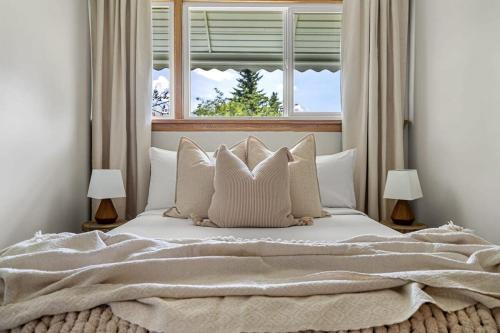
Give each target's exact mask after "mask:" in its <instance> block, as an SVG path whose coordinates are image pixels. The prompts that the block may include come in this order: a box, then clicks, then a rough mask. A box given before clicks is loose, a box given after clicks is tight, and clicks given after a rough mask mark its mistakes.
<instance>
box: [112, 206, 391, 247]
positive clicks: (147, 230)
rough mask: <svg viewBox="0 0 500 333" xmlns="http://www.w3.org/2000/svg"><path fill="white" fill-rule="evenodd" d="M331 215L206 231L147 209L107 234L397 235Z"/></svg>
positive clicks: (352, 214)
mask: <svg viewBox="0 0 500 333" xmlns="http://www.w3.org/2000/svg"><path fill="white" fill-rule="evenodd" d="M325 210H326V211H328V212H329V213H331V214H332V216H329V217H324V218H320V219H315V220H314V224H313V225H312V226H294V227H289V228H208V227H199V226H195V225H194V224H193V222H192V221H191V220H186V219H177V218H172V217H164V216H162V213H163V210H150V211H146V212H144V213H142V214H140V215H139V216H138V217H137V218H135V219H134V220H132V221H129V222H127V223H126V224H125V225H123V226H121V227H119V228H116V229H114V230H112V231H110V232H109V234H112V235H114V234H120V233H131V234H135V235H139V236H141V237H150V238H157V239H205V238H213V237H218V236H221V237H225V236H231V237H235V238H242V239H263V238H270V239H282V240H305V241H331V242H337V241H340V240H345V239H349V238H352V237H356V236H361V235H377V236H397V235H399V233H398V232H396V231H394V230H392V229H391V228H388V227H386V226H384V225H382V224H381V223H378V222H376V221H374V220H372V219H371V218H369V217H368V216H366V215H364V214H363V213H361V212H359V211H357V210H354V209H347V208H325Z"/></svg>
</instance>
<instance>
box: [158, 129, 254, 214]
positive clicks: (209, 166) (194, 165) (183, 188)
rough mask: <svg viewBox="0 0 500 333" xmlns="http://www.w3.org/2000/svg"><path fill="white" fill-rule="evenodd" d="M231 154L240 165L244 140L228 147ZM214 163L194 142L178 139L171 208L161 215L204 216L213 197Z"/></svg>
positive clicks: (244, 148)
mask: <svg viewBox="0 0 500 333" xmlns="http://www.w3.org/2000/svg"><path fill="white" fill-rule="evenodd" d="M230 149H231V151H232V152H233V153H234V155H235V156H237V158H238V159H239V160H240V161H241V163H243V164H244V162H243V161H245V159H246V157H245V156H246V140H244V141H241V142H239V143H237V144H235V145H234V146H232V147H231V148H230ZM214 171H215V161H214V160H213V159H212V158H211V157H210V156H209V155H208V154H207V153H206V152H205V151H204V150H203V149H202V148H200V146H198V145H197V144H196V143H195V142H194V141H192V140H190V139H188V138H186V137H182V138H181V139H180V141H179V148H178V150H177V181H176V189H175V207H172V208H170V209H168V210H167V211H166V212H165V213H164V215H165V216H171V217H180V218H188V217H190V216H191V215H193V214H194V215H196V216H199V217H202V218H206V217H208V208H209V207H210V202H211V201H212V195H213V194H214Z"/></svg>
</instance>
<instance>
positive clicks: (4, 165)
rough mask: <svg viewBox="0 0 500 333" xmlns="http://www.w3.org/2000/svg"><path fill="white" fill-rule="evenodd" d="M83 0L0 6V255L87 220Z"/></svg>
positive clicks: (12, 0) (11, 1)
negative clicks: (18, 244)
mask: <svg viewBox="0 0 500 333" xmlns="http://www.w3.org/2000/svg"><path fill="white" fill-rule="evenodd" d="M87 21H88V17H87V1H86V0H71V1H68V0H44V1H39V0H24V1H19V0H2V1H0V248H1V247H4V246H7V245H10V244H12V243H14V242H16V241H19V240H22V239H26V238H28V237H31V236H32V235H33V233H34V232H35V231H37V230H42V231H43V232H60V231H77V230H78V229H79V224H80V223H81V222H82V221H84V220H85V219H86V218H87V217H88V201H87V199H86V189H87V184H88V183H87V182H88V173H89V149H90V148H89V128H90V126H89V100H90V99H89V98H90V96H89V91H90V89H89V84H90V77H89V73H90V67H89V46H88V45H89V43H88V22H87Z"/></svg>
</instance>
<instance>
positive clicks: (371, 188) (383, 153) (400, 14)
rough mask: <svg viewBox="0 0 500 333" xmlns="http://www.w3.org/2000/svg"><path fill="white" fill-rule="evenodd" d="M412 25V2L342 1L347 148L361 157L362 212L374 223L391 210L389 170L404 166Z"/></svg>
mask: <svg viewBox="0 0 500 333" xmlns="http://www.w3.org/2000/svg"><path fill="white" fill-rule="evenodd" d="M409 21H410V11H409V0H349V1H344V9H343V24H344V27H343V29H342V32H343V36H342V38H343V39H342V43H343V44H342V61H343V62H342V103H343V110H344V118H343V124H342V128H343V145H344V149H351V148H356V152H357V153H356V167H355V181H356V183H355V186H356V199H357V203H358V209H360V210H363V211H365V212H366V213H368V215H369V216H370V217H371V218H373V219H375V220H379V219H380V218H386V217H387V216H388V215H389V214H388V211H389V209H390V208H392V207H388V205H386V202H385V200H384V199H383V197H382V196H383V191H384V185H385V180H386V174H387V171H388V170H390V169H397V168H403V167H404V147H403V126H404V114H405V108H406V105H407V100H406V97H407V54H408V52H407V48H408V25H409ZM391 206H392V205H391Z"/></svg>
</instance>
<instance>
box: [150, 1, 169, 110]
mask: <svg viewBox="0 0 500 333" xmlns="http://www.w3.org/2000/svg"><path fill="white" fill-rule="evenodd" d="M170 14H171V13H170V9H169V8H168V7H153V73H152V74H153V75H152V78H153V84H152V87H153V101H152V106H153V117H157V118H158V117H169V116H170V99H171V96H170V57H169V56H170V50H171V38H170V31H171V30H170Z"/></svg>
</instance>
